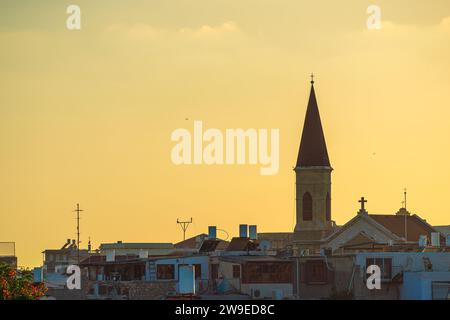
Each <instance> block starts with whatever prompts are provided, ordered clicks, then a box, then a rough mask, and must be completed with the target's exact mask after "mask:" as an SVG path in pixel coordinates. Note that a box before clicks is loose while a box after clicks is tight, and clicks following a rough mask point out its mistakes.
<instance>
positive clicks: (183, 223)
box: [177, 218, 192, 240]
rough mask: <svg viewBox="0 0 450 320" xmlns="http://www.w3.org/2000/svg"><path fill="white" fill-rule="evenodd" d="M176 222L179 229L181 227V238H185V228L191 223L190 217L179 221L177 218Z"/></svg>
mask: <svg viewBox="0 0 450 320" xmlns="http://www.w3.org/2000/svg"><path fill="white" fill-rule="evenodd" d="M177 223H178V224H179V225H180V226H181V229H183V240H186V230H187V228H188V227H189V225H190V224H191V223H192V218H191V220H189V221H180V220H178V219H177Z"/></svg>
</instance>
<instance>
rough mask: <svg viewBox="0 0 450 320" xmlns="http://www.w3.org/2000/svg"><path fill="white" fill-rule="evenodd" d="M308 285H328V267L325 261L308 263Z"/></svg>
mask: <svg viewBox="0 0 450 320" xmlns="http://www.w3.org/2000/svg"><path fill="white" fill-rule="evenodd" d="M305 268H306V283H308V284H325V283H327V266H326V264H325V261H323V260H310V261H306V267H305Z"/></svg>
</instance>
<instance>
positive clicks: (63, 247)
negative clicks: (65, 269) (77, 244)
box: [61, 239, 70, 250]
mask: <svg viewBox="0 0 450 320" xmlns="http://www.w3.org/2000/svg"><path fill="white" fill-rule="evenodd" d="M69 244H70V239H67V241H66V243H65V244H64V245H63V246H62V248H61V250H62V249H65V248H66V247H67V246H68V245H69Z"/></svg>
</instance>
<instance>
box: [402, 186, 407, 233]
mask: <svg viewBox="0 0 450 320" xmlns="http://www.w3.org/2000/svg"><path fill="white" fill-rule="evenodd" d="M403 196H404V200H403V202H404V204H405V242H408V212H407V210H406V188H405V189H403Z"/></svg>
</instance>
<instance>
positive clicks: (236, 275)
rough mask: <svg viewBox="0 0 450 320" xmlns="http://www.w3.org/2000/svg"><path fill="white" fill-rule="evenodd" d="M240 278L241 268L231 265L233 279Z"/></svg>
mask: <svg viewBox="0 0 450 320" xmlns="http://www.w3.org/2000/svg"><path fill="white" fill-rule="evenodd" d="M240 277H241V266H240V265H236V264H235V265H233V278H240Z"/></svg>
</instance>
